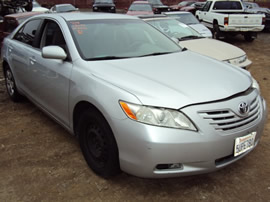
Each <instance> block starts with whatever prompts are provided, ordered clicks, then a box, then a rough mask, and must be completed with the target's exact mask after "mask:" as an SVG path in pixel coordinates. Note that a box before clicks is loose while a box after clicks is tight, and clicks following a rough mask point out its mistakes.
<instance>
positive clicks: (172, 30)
mask: <svg viewBox="0 0 270 202" xmlns="http://www.w3.org/2000/svg"><path fill="white" fill-rule="evenodd" d="M147 22H148V23H149V24H151V25H153V26H154V27H156V28H157V29H159V30H160V31H161V32H163V33H164V34H166V35H167V36H169V37H171V38H177V39H179V40H181V38H183V37H187V36H190V37H192V36H193V38H200V37H202V36H201V35H200V34H199V33H198V32H196V31H195V30H193V29H192V28H190V27H189V26H187V25H185V24H182V23H179V22H178V21H177V20H174V19H155V20H148V21H147Z"/></svg>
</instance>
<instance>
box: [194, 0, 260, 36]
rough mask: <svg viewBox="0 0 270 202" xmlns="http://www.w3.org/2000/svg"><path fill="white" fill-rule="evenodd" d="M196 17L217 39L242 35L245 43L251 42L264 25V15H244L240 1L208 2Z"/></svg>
mask: <svg viewBox="0 0 270 202" xmlns="http://www.w3.org/2000/svg"><path fill="white" fill-rule="evenodd" d="M196 17H197V18H198V19H199V20H200V21H201V22H202V23H203V24H205V25H206V26H207V27H208V28H210V29H212V31H213V36H214V37H215V38H217V39H218V38H220V37H224V36H225V35H227V34H231V35H236V34H243V35H244V37H245V40H246V41H253V40H254V39H255V38H256V36H257V32H259V31H262V30H263V28H264V24H265V15H264V14H250V13H249V14H248V13H245V12H244V7H243V5H242V2H241V0H208V1H207V2H206V4H205V5H204V7H203V8H202V9H201V10H198V11H197V12H196Z"/></svg>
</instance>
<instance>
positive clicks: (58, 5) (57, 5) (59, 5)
mask: <svg viewBox="0 0 270 202" xmlns="http://www.w3.org/2000/svg"><path fill="white" fill-rule="evenodd" d="M61 6H73V5H72V4H56V5H55V7H61Z"/></svg>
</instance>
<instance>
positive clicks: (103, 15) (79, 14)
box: [41, 12, 138, 21]
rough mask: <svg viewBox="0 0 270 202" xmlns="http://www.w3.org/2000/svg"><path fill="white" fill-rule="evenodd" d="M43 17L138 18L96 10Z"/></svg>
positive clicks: (88, 18) (71, 18) (69, 18)
mask: <svg viewBox="0 0 270 202" xmlns="http://www.w3.org/2000/svg"><path fill="white" fill-rule="evenodd" d="M41 16H42V17H53V16H60V17H62V18H63V19H65V20H66V21H74V20H97V19H138V18H137V17H134V16H129V15H124V14H114V13H96V12H76V13H70V12H67V13H50V14H43V15H41Z"/></svg>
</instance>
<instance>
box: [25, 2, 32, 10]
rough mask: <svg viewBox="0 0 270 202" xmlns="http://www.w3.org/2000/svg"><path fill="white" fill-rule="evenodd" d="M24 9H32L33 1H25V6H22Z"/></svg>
mask: <svg viewBox="0 0 270 202" xmlns="http://www.w3.org/2000/svg"><path fill="white" fill-rule="evenodd" d="M24 9H25V10H26V11H28V12H29V11H32V9H33V2H32V0H27V3H26V6H24Z"/></svg>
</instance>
